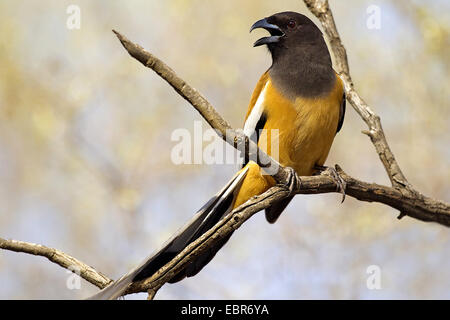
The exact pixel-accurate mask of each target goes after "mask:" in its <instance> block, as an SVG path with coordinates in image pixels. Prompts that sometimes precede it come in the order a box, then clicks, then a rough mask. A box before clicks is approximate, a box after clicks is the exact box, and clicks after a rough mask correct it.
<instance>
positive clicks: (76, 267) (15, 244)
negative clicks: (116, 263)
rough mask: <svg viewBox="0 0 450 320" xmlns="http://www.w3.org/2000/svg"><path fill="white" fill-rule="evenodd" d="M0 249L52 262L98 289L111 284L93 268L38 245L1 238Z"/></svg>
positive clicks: (57, 251)
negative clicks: (76, 273) (77, 273)
mask: <svg viewBox="0 0 450 320" xmlns="http://www.w3.org/2000/svg"><path fill="white" fill-rule="evenodd" d="M0 248H1V249H5V250H11V251H15V252H23V253H29V254H32V255H35V256H42V257H46V258H47V259H48V260H50V261H51V262H54V263H56V264H58V265H60V266H61V267H63V268H65V269H68V270H70V271H72V272H75V271H77V272H78V271H79V272H80V277H82V278H83V279H85V280H86V281H88V282H90V283H92V284H93V285H95V286H97V287H99V288H100V289H103V288H104V287H106V286H107V285H108V284H109V283H110V282H112V280H111V279H109V278H108V277H106V276H105V275H103V274H101V273H100V272H97V271H96V270H95V269H94V268H92V267H90V266H88V265H87V264H85V263H83V262H81V261H80V260H78V259H75V258H73V257H71V256H69V255H68V254H66V253H64V252H62V251H60V250H57V249H53V248H49V247H45V246H42V245H40V244H34V243H29V242H24V241H17V240H6V239H3V238H0Z"/></svg>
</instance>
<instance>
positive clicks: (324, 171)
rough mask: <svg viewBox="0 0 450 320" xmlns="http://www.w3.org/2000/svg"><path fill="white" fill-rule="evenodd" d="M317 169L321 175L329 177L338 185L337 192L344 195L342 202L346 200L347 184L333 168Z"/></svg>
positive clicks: (321, 167) (319, 167) (322, 167)
mask: <svg viewBox="0 0 450 320" xmlns="http://www.w3.org/2000/svg"><path fill="white" fill-rule="evenodd" d="M315 169H317V170H319V171H320V174H323V175H326V176H329V177H330V178H331V179H333V181H334V182H335V183H336V185H337V187H336V191H339V192H340V193H342V201H341V203H342V202H344V200H345V188H346V187H347V183H346V182H345V181H344V179H342V177H341V176H340V175H339V173H338V172H337V171H336V169H335V168H333V167H324V166H316V167H315Z"/></svg>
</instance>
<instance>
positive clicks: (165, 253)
mask: <svg viewBox="0 0 450 320" xmlns="http://www.w3.org/2000/svg"><path fill="white" fill-rule="evenodd" d="M247 170H248V169H245V170H242V171H240V172H239V173H237V174H236V175H235V176H234V177H233V178H232V179H231V180H230V181H229V182H228V183H227V185H226V186H225V187H224V188H223V189H222V190H221V191H220V192H218V193H217V194H216V195H215V196H214V197H213V198H211V199H210V200H209V201H208V202H207V203H206V204H205V205H204V206H203V207H202V208H201V209H200V210H199V211H198V212H197V213H196V214H195V215H194V217H193V218H192V219H191V220H190V221H189V222H188V223H187V224H185V226H184V227H183V228H181V229H180V230H179V231H178V232H176V233H175V235H173V236H172V237H171V238H170V239H169V240H168V241H166V243H165V244H164V245H163V246H162V247H161V249H160V250H158V251H157V252H156V253H155V254H153V255H151V256H150V257H148V258H147V259H145V260H144V262H143V263H141V264H140V265H139V266H137V267H136V268H134V269H133V270H131V271H130V272H128V273H127V274H126V275H124V276H122V277H121V278H120V279H119V280H117V281H115V282H113V283H112V284H111V285H109V286H108V287H106V288H105V289H103V290H101V291H100V292H99V293H97V294H95V295H93V296H92V297H90V298H89V299H98V300H113V299H117V298H118V297H120V296H122V295H123V294H124V293H125V291H126V290H127V288H128V286H129V285H130V284H131V283H132V282H135V281H139V280H143V279H146V278H148V277H150V276H151V275H153V274H154V273H155V272H156V271H158V270H159V269H160V268H161V267H163V266H164V265H165V264H166V263H168V262H169V261H170V260H172V259H173V258H174V257H175V256H176V255H177V254H178V253H180V252H181V251H182V250H183V249H184V248H185V247H186V246H188V245H189V244H190V243H191V242H193V241H195V240H196V239H198V238H199V237H200V236H201V235H202V234H204V233H205V232H206V231H207V230H209V229H210V228H211V227H212V226H214V225H215V224H216V223H217V222H218V221H219V220H220V219H221V218H222V217H223V216H225V215H226V214H227V213H229V212H230V211H231V208H232V206H233V203H234V200H235V198H236V195H237V192H238V191H239V188H240V186H241V185H242V182H243V181H244V178H245V176H246V174H247ZM230 236H231V235H230ZM228 239H229V236H228V237H227V238H226V239H222V240H221V241H220V242H219V243H217V244H216V245H215V246H214V247H213V248H211V249H209V250H208V251H207V252H205V253H204V254H202V255H200V256H199V257H197V259H196V260H195V261H193V262H192V263H191V264H189V265H188V266H187V267H186V268H185V269H183V270H181V271H180V272H179V273H178V274H177V275H175V276H174V277H173V278H172V279H171V280H170V281H169V282H171V283H174V282H177V281H180V280H182V279H183V278H185V277H191V276H193V275H195V274H197V273H198V272H199V271H200V270H201V269H202V268H203V267H204V266H205V265H206V264H207V263H208V262H209V261H211V259H212V258H213V257H214V255H215V254H216V253H217V251H219V249H220V248H221V247H222V246H223V245H224V244H225V243H226V242H227V241H228Z"/></svg>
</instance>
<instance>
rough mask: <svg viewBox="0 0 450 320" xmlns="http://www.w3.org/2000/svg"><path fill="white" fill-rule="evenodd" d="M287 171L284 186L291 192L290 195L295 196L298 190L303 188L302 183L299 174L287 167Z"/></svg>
mask: <svg viewBox="0 0 450 320" xmlns="http://www.w3.org/2000/svg"><path fill="white" fill-rule="evenodd" d="M286 171H287V173H288V175H287V177H286V180H285V183H284V186H285V187H287V189H288V190H289V195H290V196H291V195H294V194H295V193H296V191H297V190H298V189H300V187H301V186H302V182H301V180H300V177H299V176H298V175H297V172H295V170H294V169H293V168H291V167H286Z"/></svg>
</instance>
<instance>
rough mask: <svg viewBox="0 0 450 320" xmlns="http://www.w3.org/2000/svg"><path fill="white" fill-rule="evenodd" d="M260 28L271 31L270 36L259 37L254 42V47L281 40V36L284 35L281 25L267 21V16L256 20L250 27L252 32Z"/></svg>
mask: <svg viewBox="0 0 450 320" xmlns="http://www.w3.org/2000/svg"><path fill="white" fill-rule="evenodd" d="M258 28H262V29H265V30H267V31H269V33H270V37H263V38H261V39H258V40H257V41H256V42H255V43H254V44H253V46H254V47H257V46H261V45H263V44H269V43H275V42H278V41H280V38H282V37H283V36H284V32H283V31H282V30H281V29H280V27H279V26H277V25H275V24H271V23H269V22H267V18H264V19H261V20H258V21H256V22H255V23H254V24H253V25H252V27H251V28H250V32H252V31H253V30H254V29H258Z"/></svg>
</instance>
